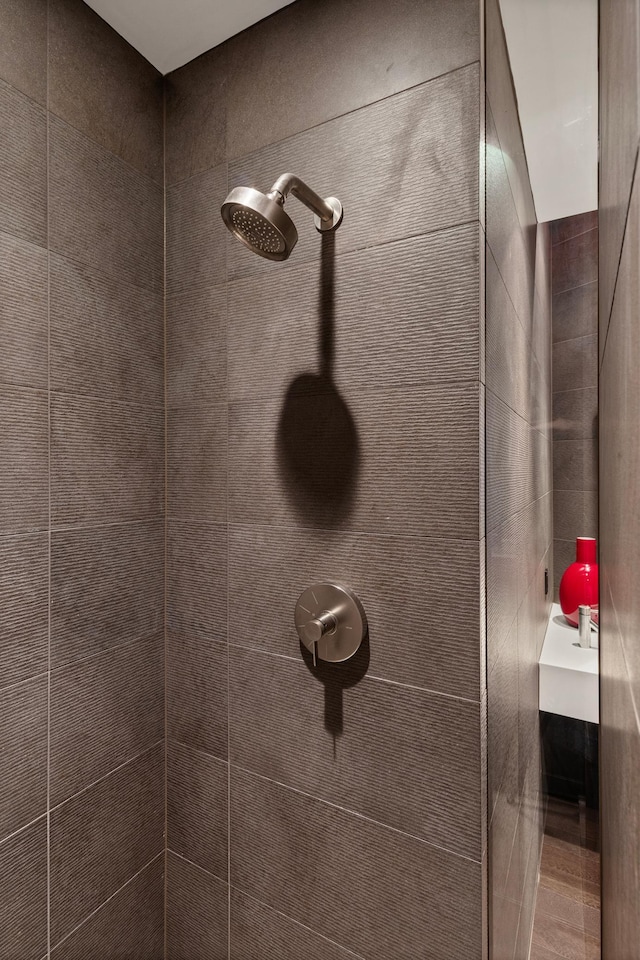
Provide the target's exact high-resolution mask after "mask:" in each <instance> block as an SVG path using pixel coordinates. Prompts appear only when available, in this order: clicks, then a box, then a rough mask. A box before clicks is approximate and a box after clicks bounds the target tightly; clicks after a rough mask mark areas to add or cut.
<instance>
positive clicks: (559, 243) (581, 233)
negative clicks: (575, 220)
mask: <svg viewBox="0 0 640 960" xmlns="http://www.w3.org/2000/svg"><path fill="white" fill-rule="evenodd" d="M590 213H597V210H587V211H586V212H585V213H578V214H574V216H578V217H586V216H588V215H589V214H590ZM560 219H561V220H564V217H561V218H560ZM554 222H557V221H553V220H551V221H550V223H554ZM597 229H598V224H597V223H596V225H595V227H587V229H586V230H580V231H579V233H574V234H572V235H571V236H570V237H565V238H564V240H556V241H554V242H553V243H552V244H551V250H552V251H553V249H554V247H561V246H562V245H563V244H565V243H571V241H572V240H577V239H578V237H584V235H585V234H586V233H593V231H594V230H597Z"/></svg>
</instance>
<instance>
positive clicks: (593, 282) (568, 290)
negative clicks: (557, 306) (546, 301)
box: [551, 264, 598, 300]
mask: <svg viewBox="0 0 640 960" xmlns="http://www.w3.org/2000/svg"><path fill="white" fill-rule="evenodd" d="M551 269H552V272H553V264H552V265H551ZM594 286H595V287H597V286H598V277H595V278H594V279H593V280H585V282H584V283H576V285H575V287H567V288H566V289H565V290H558V291H557V293H551V300H553V299H554V297H562V296H564V294H565V293H573V291H574V290H582V288H583V287H594Z"/></svg>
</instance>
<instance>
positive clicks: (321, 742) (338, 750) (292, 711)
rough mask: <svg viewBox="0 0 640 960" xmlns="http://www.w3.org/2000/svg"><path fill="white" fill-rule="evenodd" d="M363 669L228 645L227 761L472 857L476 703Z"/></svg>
mask: <svg viewBox="0 0 640 960" xmlns="http://www.w3.org/2000/svg"><path fill="white" fill-rule="evenodd" d="M364 652H365V651H363V653H364ZM363 669H366V659H365V660H364V661H363V663H362V664H361V665H360V664H358V663H354V664H353V666H352V667H351V669H350V667H349V666H347V665H345V664H341V665H330V664H327V665H323V666H321V668H320V669H318V670H315V671H314V670H313V669H312V668H311V664H310V663H309V662H306V663H305V662H302V657H300V660H299V662H296V661H292V660H288V659H285V658H283V657H272V656H270V655H268V654H263V653H258V652H256V651H248V650H242V649H240V648H238V647H233V646H232V647H230V648H229V734H230V751H231V755H230V758H231V761H232V762H233V763H234V764H237V765H238V766H240V767H243V768H245V769H248V770H253V771H255V772H256V773H259V774H260V775H262V776H264V777H268V778H269V779H272V780H276V781H278V782H279V783H283V784H285V785H288V786H291V787H294V788H296V789H298V790H302V791H303V792H305V793H308V794H311V795H312V796H315V797H320V798H322V799H324V800H327V801H329V802H331V803H335V804H337V805H339V806H341V807H345V808H347V809H350V810H354V811H355V812H357V813H360V814H362V815H363V816H366V817H370V818H371V819H372V820H376V821H378V822H380V823H385V824H388V825H389V826H391V827H395V828H396V829H398V830H402V831H404V832H405V833H410V834H412V835H414V836H417V837H420V838H422V839H423V840H428V841H429V842H431V843H434V844H437V845H438V846H439V847H444V848H446V849H448V850H454V851H456V852H457V853H461V854H463V855H465V856H468V857H472V858H475V859H479V858H480V854H481V851H480V846H479V844H480V836H481V831H482V824H481V819H482V804H481V784H480V778H481V771H480V768H479V754H480V742H479V740H480V718H479V708H478V705H477V704H472V703H469V702H468V701H463V700H455V699H453V698H447V697H439V696H437V695H433V694H431V693H428V692H425V691H418V690H415V689H413V688H411V687H404V686H400V685H398V684H389V683H381V682H379V681H375V680H369V679H367V678H366V677H365V678H362V670H363ZM265 689H267V690H269V691H270V694H269V696H267V697H265V695H264V691H265ZM408 770H411V771H413V773H412V775H411V777H407V771H408Z"/></svg>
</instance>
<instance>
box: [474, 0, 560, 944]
mask: <svg viewBox="0 0 640 960" xmlns="http://www.w3.org/2000/svg"><path fill="white" fill-rule="evenodd" d="M486 64H487V67H486V83H487V100H486V129H487V147H486V239H487V244H486V361H485V362H486V395H487V405H486V443H487V477H486V484H487V495H486V502H487V686H488V780H489V794H488V797H489V799H488V817H489V923H490V956H491V957H492V958H494V960H527V958H528V956H529V944H530V940H531V931H532V923H533V908H534V905H535V893H536V883H537V875H538V863H539V855H540V841H541V828H542V810H541V802H540V775H541V762H540V742H539V732H538V657H539V654H540V650H541V648H542V643H543V641H544V634H545V629H546V624H547V618H548V613H549V605H550V603H551V586H550V588H549V593H548V595H547V596H546V597H545V569H546V568H551V565H552V559H553V558H552V536H553V533H552V476H551V464H552V459H551V458H552V437H551V263H550V243H551V241H550V229H549V226H548V225H547V224H537V222H536V215H535V209H534V206H533V199H532V195H531V188H530V184H529V175H528V170H527V165H526V160H525V154H524V147H523V143H522V136H521V132H520V125H519V120H518V112H517V104H516V99H515V94H514V89H513V84H512V79H511V72H510V67H509V59H508V54H507V49H506V44H505V40H504V34H503V30H502V23H501V19H500V11H499V7H498V2H497V0H487V4H486ZM551 583H552V580H550V584H551Z"/></svg>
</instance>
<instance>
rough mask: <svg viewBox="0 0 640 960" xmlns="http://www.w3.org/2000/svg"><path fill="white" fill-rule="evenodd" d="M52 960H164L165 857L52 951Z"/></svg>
mask: <svg viewBox="0 0 640 960" xmlns="http://www.w3.org/2000/svg"><path fill="white" fill-rule="evenodd" d="M51 957H52V960H53V958H55V960H124V958H126V960H164V855H163V854H161V855H160V856H159V857H157V858H156V859H155V860H154V861H153V863H151V864H150V865H149V866H148V867H145V868H144V870H141V871H140V873H138V874H137V875H136V876H135V877H134V878H133V880H131V881H130V882H129V883H127V885H126V886H124V887H122V889H121V890H119V891H118V893H116V894H115V896H114V897H113V898H112V899H111V900H109V901H108V902H107V903H105V904H104V906H102V907H100V909H99V910H98V911H97V912H96V913H94V914H93V915H92V916H91V917H89V919H88V920H86V922H85V923H83V924H82V926H81V927H79V928H78V929H77V930H76V931H75V932H74V933H72V934H71V936H69V937H67V939H66V940H64V941H63V942H62V943H61V944H60V945H59V946H58V947H57V948H56V947H54V948H53V950H52V951H51Z"/></svg>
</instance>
